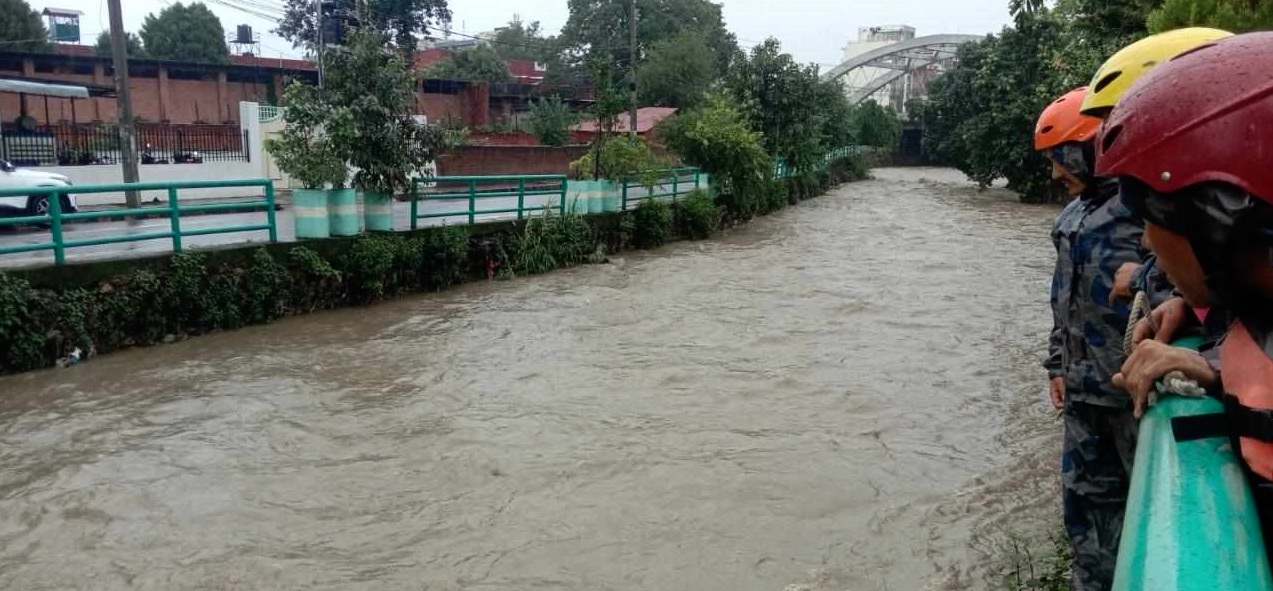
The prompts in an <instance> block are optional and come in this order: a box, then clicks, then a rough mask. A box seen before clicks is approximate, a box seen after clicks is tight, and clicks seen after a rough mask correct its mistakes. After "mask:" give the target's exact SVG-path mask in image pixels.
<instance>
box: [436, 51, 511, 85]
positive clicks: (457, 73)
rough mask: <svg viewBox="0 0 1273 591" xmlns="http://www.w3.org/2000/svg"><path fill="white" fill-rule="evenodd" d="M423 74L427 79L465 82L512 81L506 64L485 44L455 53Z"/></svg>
mask: <svg viewBox="0 0 1273 591" xmlns="http://www.w3.org/2000/svg"><path fill="white" fill-rule="evenodd" d="M424 74H425V76H428V77H429V78H441V79H443V80H464V81H466V82H490V83H501V82H508V81H510V80H512V79H513V76H512V74H510V73H509V72H508V64H507V63H505V62H504V60H503V59H501V58H500V56H499V54H498V53H495V50H494V49H491V47H490V46H489V45H486V44H480V45H478V46H477V47H474V48H472V49H462V50H459V51H456V52H454V53H452V54H451V55H450V56H449V57H447V58H446V59H444V60H442V61H440V62H438V63H436V64H433V65H432V66H429V69H428V70H426V71H425V73H424Z"/></svg>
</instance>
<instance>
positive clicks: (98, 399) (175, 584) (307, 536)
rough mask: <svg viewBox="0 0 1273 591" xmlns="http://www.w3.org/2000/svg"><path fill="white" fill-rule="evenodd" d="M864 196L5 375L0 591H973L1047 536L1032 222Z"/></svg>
mask: <svg viewBox="0 0 1273 591" xmlns="http://www.w3.org/2000/svg"><path fill="white" fill-rule="evenodd" d="M875 176H876V178H875V179H874V180H871V181H866V182H861V183H856V184H850V185H845V186H844V187H842V188H840V189H838V190H836V191H834V192H833V193H832V194H830V195H827V196H825V197H822V198H819V199H816V200H812V201H809V202H806V203H803V204H801V205H800V206H799V207H796V208H791V209H790V210H788V211H786V212H784V213H780V214H777V215H774V216H771V217H768V218H764V219H760V220H757V221H756V222H754V223H752V224H749V225H747V226H744V227H740V228H736V229H734V230H732V231H730V232H728V233H727V234H726V235H724V236H722V237H720V238H718V239H714V240H711V241H705V242H692V243H679V244H675V245H671V246H669V247H666V248H663V249H661V250H658V251H655V252H645V253H632V254H628V253H625V254H624V255H621V256H620V257H617V258H615V259H614V260H613V261H612V263H611V264H607V265H594V266H585V267H581V268H577V269H571V270H566V271H560V272H556V273H552V274H549V275H546V276H540V277H531V278H519V279H515V280H512V281H509V282H489V283H479V284H472V285H468V286H464V287H461V288H458V289H454V290H451V291H447V292H444V293H440V294H434V295H427V296H419V297H411V298H407V299H403V300H399V301H394V302H388V303H382V304H378V305H375V306H373V307H370V308H367V309H351V310H341V311H334V312H328V313H321V314H316V315H313V316H308V317H298V318H290V319H287V320H285V321H282V322H279V323H276V324H273V325H269V326H261V327H254V328H248V329H244V330H240V331H237V332H231V333H222V334H215V335H210V336H205V337H201V338H197V339H192V340H189V341H186V342H182V343H177V344H173V345H166V346H159V347H152V348H145V349H135V350H131V351H126V352H123V353H119V354H114V355H110V356H106V357H102V358H98V359H94V360H93V361H91V362H89V363H86V364H83V365H80V366H77V367H74V368H70V369H64V370H50V371H44V372H37V373H32V374H26V375H20V376H12V377H8V378H0V588H3V589H26V590H33V589H156V590H160V589H162V590H176V589H306V590H312V589H331V590H336V589H342V590H344V589H368V590H370V589H411V590H419V589H428V590H460V589H464V590H524V589H563V590H578V591H584V590H587V591H598V590H638V589H640V590H658V591H678V590H686V591H690V590H693V591H702V590H715V589H720V590H731V591H732V590H738V591H745V590H758V591H759V590H765V591H782V590H784V589H806V588H807V589H818V590H821V589H828V590H836V591H839V590H852V591H857V590H876V589H879V590H883V589H888V590H908V589H925V588H929V589H961V588H980V587H982V586H984V582H983V578H984V574H985V571H986V567H985V564H986V560H987V558H986V556H985V554H986V549H987V548H988V547H989V546H992V545H994V543H995V540H996V539H998V537H999V536H1000V535H1001V534H1002V533H1004V532H1007V531H1019V532H1023V533H1026V534H1027V536H1035V537H1036V538H1037V537H1038V536H1039V535H1043V536H1044V537H1046V534H1047V533H1050V530H1051V528H1053V527H1055V525H1054V524H1055V522H1056V521H1058V518H1057V517H1055V512H1056V509H1055V506H1054V500H1053V499H1054V496H1055V493H1054V491H1055V480H1054V476H1053V471H1054V469H1055V460H1054V457H1055V448H1056V441H1057V437H1056V434H1057V433H1058V432H1059V428H1060V427H1059V423H1058V422H1057V421H1056V419H1055V418H1054V416H1053V414H1052V412H1051V411H1050V408H1049V407H1047V405H1046V402H1045V394H1044V381H1045V375H1044V373H1043V371H1042V369H1041V368H1040V366H1039V361H1040V360H1041V359H1042V357H1043V354H1044V350H1045V340H1046V329H1047V328H1048V324H1049V322H1050V316H1049V315H1048V313H1047V287H1048V276H1049V273H1050V270H1051V263H1052V260H1053V254H1052V249H1051V245H1050V243H1049V241H1048V238H1047V231H1048V228H1049V224H1050V221H1051V218H1052V217H1053V216H1054V215H1055V210H1054V209H1051V208H1040V207H1030V206H1023V205H1020V204H1018V203H1016V201H1015V200H1014V199H1013V197H1012V196H1011V195H1009V194H1007V193H1006V192H1002V191H995V190H990V191H986V192H980V193H979V192H977V191H976V190H975V189H974V188H973V187H972V186H971V185H970V184H969V183H967V182H966V181H964V180H963V179H962V177H961V175H959V174H958V173H955V172H953V171H949V170H943V169H883V170H878V171H876V173H875ZM1041 551H1045V550H1041Z"/></svg>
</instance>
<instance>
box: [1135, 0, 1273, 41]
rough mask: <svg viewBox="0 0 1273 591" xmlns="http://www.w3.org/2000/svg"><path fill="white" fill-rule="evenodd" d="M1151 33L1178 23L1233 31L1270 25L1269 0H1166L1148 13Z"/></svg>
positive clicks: (1272, 22)
mask: <svg viewBox="0 0 1273 591" xmlns="http://www.w3.org/2000/svg"><path fill="white" fill-rule="evenodd" d="M1148 23H1149V30H1150V31H1152V32H1155V33H1161V32H1163V31H1170V30H1172V29H1178V28H1181V27H1215V28H1217V29H1224V30H1226V31H1233V32H1235V33H1246V32H1250V31H1263V30H1269V29H1273V1H1270V0H1166V1H1165V2H1163V3H1162V6H1161V7H1159V8H1158V9H1157V10H1155V11H1153V12H1151V13H1149V19H1148Z"/></svg>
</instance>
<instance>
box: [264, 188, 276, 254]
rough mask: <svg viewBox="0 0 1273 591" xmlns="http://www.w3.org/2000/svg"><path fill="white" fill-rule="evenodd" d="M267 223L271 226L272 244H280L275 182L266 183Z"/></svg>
mask: <svg viewBox="0 0 1273 591" xmlns="http://www.w3.org/2000/svg"><path fill="white" fill-rule="evenodd" d="M265 221H266V223H268V224H269V225H270V242H278V214H276V213H274V181H269V180H267V181H265Z"/></svg>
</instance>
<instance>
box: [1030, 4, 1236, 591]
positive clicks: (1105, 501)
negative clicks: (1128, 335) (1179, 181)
mask: <svg viewBox="0 0 1273 591" xmlns="http://www.w3.org/2000/svg"><path fill="white" fill-rule="evenodd" d="M1227 35H1228V33H1225V32H1223V31H1216V30H1214V29H1185V30H1182V31H1172V32H1170V33H1164V34H1162V35H1154V36H1152V37H1147V38H1145V39H1142V40H1141V41H1138V42H1136V43H1133V44H1132V45H1129V46H1127V47H1126V48H1124V49H1123V50H1121V51H1119V52H1118V53H1116V54H1115V55H1114V56H1112V57H1111V58H1110V59H1109V60H1108V61H1107V62H1105V65H1103V66H1102V67H1101V68H1100V70H1099V71H1098V72H1097V73H1096V76H1095V77H1094V78H1093V80H1092V83H1091V84H1090V85H1089V86H1088V87H1087V88H1086V89H1077V90H1075V91H1072V92H1071V93H1070V94H1068V95H1066V96H1064V97H1061V98H1060V99H1057V100H1056V101H1055V102H1053V103H1052V104H1051V105H1050V106H1049V107H1048V108H1047V109H1046V110H1045V111H1044V113H1043V115H1041V116H1040V118H1039V122H1038V124H1037V126H1036V135H1035V148H1036V149H1047V150H1049V156H1050V157H1051V158H1052V160H1053V167H1054V177H1055V178H1060V179H1062V180H1066V179H1067V178H1075V179H1079V180H1082V181H1084V182H1081V183H1077V187H1076V183H1074V182H1067V186H1070V187H1071V189H1072V194H1075V195H1078V196H1079V197H1080V199H1078V200H1076V201H1075V202H1073V203H1071V204H1070V205H1069V206H1067V207H1066V208H1065V210H1064V211H1063V212H1062V213H1061V215H1060V216H1059V217H1058V218H1057V223H1056V225H1055V227H1054V229H1053V242H1054V243H1055V244H1056V246H1057V254H1058V259H1057V269H1056V272H1055V274H1054V276H1053V286H1052V307H1053V315H1054V327H1053V331H1052V335H1051V339H1050V346H1049V359H1048V362H1047V364H1046V365H1047V367H1048V373H1049V377H1050V378H1051V388H1050V390H1051V393H1052V400H1053V404H1055V405H1057V406H1058V407H1059V408H1063V416H1064V434H1063V438H1062V453H1061V467H1062V476H1061V482H1062V509H1063V512H1064V518H1065V528H1066V533H1067V535H1068V536H1069V538H1070V542H1071V544H1072V545H1073V548H1074V563H1073V579H1072V588H1073V589H1075V590H1076V591H1108V590H1109V589H1110V587H1111V586H1112V585H1113V579H1114V566H1115V561H1116V557H1117V553H1118V544H1119V537H1120V534H1121V532H1122V520H1123V509H1124V507H1125V506H1126V503H1127V494H1128V488H1129V485H1130V480H1131V479H1130V472H1131V462H1132V457H1133V450H1134V449H1135V441H1136V419H1135V417H1134V416H1133V413H1132V399H1131V397H1130V396H1129V395H1128V394H1127V391H1126V390H1124V389H1123V388H1121V387H1119V386H1116V385H1115V384H1114V383H1113V376H1114V374H1115V373H1116V372H1117V370H1118V367H1119V366H1120V365H1122V363H1123V361H1124V360H1125V359H1126V352H1125V351H1123V347H1122V337H1121V335H1122V334H1123V332H1124V331H1125V329H1126V325H1127V317H1128V306H1127V305H1126V302H1125V301H1117V300H1118V299H1119V298H1120V297H1122V298H1125V297H1127V296H1130V295H1131V289H1132V287H1133V285H1134V286H1135V287H1136V288H1138V289H1140V290H1141V291H1146V292H1149V293H1150V295H1151V297H1150V299H1151V301H1152V302H1153V303H1160V302H1162V301H1164V300H1167V299H1168V298H1169V297H1170V294H1171V286H1170V285H1169V284H1168V283H1167V282H1166V281H1165V280H1160V279H1161V278H1162V274H1161V273H1158V272H1157V270H1156V269H1155V265H1154V264H1153V261H1152V259H1151V258H1149V256H1147V250H1146V249H1144V248H1143V247H1141V236H1142V233H1143V228H1144V224H1143V222H1142V221H1141V220H1140V219H1139V218H1137V217H1136V216H1135V215H1134V214H1133V212H1131V211H1130V210H1128V209H1127V208H1126V207H1125V206H1124V205H1123V203H1122V199H1121V198H1120V197H1119V196H1118V189H1117V186H1116V185H1115V184H1112V183H1102V182H1101V181H1100V180H1099V179H1098V178H1096V177H1095V176H1094V175H1092V174H1091V172H1090V171H1091V170H1092V168H1091V167H1088V166H1085V165H1084V162H1085V161H1086V160H1089V159H1088V158H1084V157H1083V149H1082V148H1083V146H1090V145H1091V142H1092V139H1093V137H1094V135H1095V133H1096V130H1097V128H1098V127H1099V126H1100V125H1101V121H1100V119H1103V118H1105V117H1107V116H1108V115H1109V114H1110V112H1111V111H1112V110H1113V107H1114V105H1115V104H1116V103H1117V102H1118V100H1119V98H1120V97H1121V96H1122V94H1123V93H1124V92H1125V91H1126V90H1127V89H1128V88H1129V87H1130V86H1131V85H1132V82H1134V81H1135V80H1136V79H1137V78H1139V77H1140V76H1141V75H1143V74H1144V73H1146V72H1148V71H1149V70H1150V69H1152V68H1153V67H1154V66H1155V65H1157V64H1158V63H1160V62H1165V61H1167V60H1168V59H1170V58H1171V57H1172V56H1174V55H1176V54H1178V53H1181V52H1183V51H1186V50H1188V49H1190V48H1192V47H1195V46H1198V45H1201V44H1203V43H1205V42H1207V41H1209V40H1211V39H1215V38H1218V37H1222V36H1227ZM1066 148H1068V150H1067V149H1066ZM1067 152H1069V154H1067ZM1057 169H1061V170H1059V171H1058V170H1057ZM1066 169H1068V171H1067V170H1066ZM1075 171H1077V172H1075ZM1080 173H1081V174H1080Z"/></svg>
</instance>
